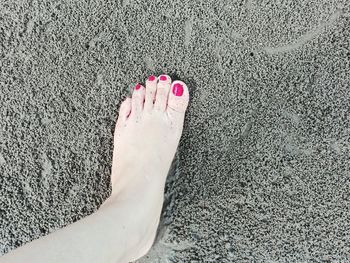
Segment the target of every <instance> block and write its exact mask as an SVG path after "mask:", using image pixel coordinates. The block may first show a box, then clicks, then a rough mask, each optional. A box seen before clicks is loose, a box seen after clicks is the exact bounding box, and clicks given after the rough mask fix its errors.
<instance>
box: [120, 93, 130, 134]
mask: <svg viewBox="0 0 350 263" xmlns="http://www.w3.org/2000/svg"><path fill="white" fill-rule="evenodd" d="M130 112H131V99H130V98H126V99H125V100H124V101H123V102H122V104H121V105H120V108H119V115H118V120H117V124H116V127H117V128H120V127H123V126H124V125H125V123H126V120H127V119H128V117H129V115H130Z"/></svg>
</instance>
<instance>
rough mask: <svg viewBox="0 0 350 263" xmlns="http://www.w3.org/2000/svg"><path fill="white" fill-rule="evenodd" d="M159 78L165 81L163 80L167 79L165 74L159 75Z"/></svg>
mask: <svg viewBox="0 0 350 263" xmlns="http://www.w3.org/2000/svg"><path fill="white" fill-rule="evenodd" d="M159 79H160V80H161V81H165V80H167V79H168V78H167V77H166V76H165V75H161V76H160V78H159Z"/></svg>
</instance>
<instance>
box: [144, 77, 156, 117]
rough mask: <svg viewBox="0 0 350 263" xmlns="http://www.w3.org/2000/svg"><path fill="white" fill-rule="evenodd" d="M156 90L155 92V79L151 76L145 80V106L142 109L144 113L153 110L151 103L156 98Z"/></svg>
mask: <svg viewBox="0 0 350 263" xmlns="http://www.w3.org/2000/svg"><path fill="white" fill-rule="evenodd" d="M156 90H157V78H156V77H155V76H153V75H151V76H149V77H148V79H147V80H146V96H145V104H144V109H145V110H146V111H149V110H151V109H153V103H154V100H155V98H156Z"/></svg>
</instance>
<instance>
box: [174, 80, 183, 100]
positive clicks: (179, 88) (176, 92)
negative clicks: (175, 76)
mask: <svg viewBox="0 0 350 263" xmlns="http://www.w3.org/2000/svg"><path fill="white" fill-rule="evenodd" d="M173 93H174V95H175V96H178V97H181V96H182V94H184V87H183V86H182V85H181V84H180V83H175V84H174V86H173Z"/></svg>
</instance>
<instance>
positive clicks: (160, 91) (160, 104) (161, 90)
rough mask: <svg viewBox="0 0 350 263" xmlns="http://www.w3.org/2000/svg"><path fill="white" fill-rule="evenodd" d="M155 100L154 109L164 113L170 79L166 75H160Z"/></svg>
mask: <svg viewBox="0 0 350 263" xmlns="http://www.w3.org/2000/svg"><path fill="white" fill-rule="evenodd" d="M158 79H159V80H158V84H157V92H156V100H155V102H154V109H155V110H158V111H165V109H166V105H167V101H168V94H169V90H170V85H171V78H170V76H168V75H160V76H159V78H158Z"/></svg>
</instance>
